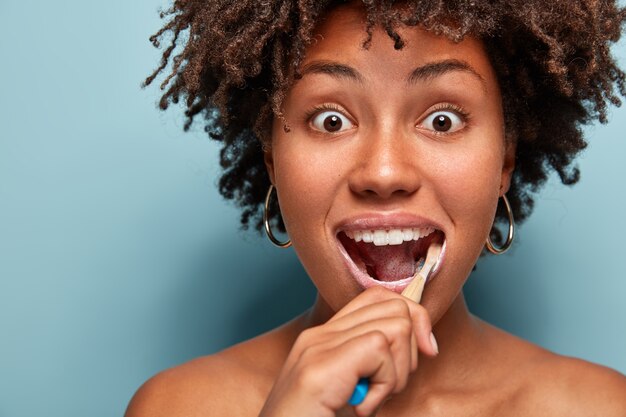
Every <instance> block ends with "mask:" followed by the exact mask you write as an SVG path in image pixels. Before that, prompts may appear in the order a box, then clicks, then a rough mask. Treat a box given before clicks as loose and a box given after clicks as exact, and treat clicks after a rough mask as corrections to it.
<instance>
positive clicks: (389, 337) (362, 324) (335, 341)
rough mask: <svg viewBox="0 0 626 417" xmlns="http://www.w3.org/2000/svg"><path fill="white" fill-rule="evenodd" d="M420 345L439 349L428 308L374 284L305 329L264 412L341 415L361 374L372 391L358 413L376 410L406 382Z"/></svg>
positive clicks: (270, 415)
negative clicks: (329, 315)
mask: <svg viewBox="0 0 626 417" xmlns="http://www.w3.org/2000/svg"><path fill="white" fill-rule="evenodd" d="M418 349H419V351H421V352H422V353H424V354H426V355H428V356H435V355H436V354H437V349H436V347H435V346H433V345H432V344H431V322H430V318H429V316H428V312H427V311H426V310H425V309H424V308H423V307H422V306H421V305H419V304H417V303H415V302H413V301H411V300H408V299H406V298H404V297H402V296H401V295H399V294H396V293H394V292H392V291H389V290H386V289H384V288H382V287H375V288H370V289H368V290H366V291H364V292H363V293H361V294H360V295H358V296H357V297H355V298H354V299H353V300H352V301H350V302H349V303H348V304H347V305H346V306H345V307H344V308H342V309H341V310H340V311H339V312H337V314H335V315H334V316H333V317H332V318H331V319H330V320H329V321H328V322H326V323H324V324H322V325H320V326H316V327H311V328H309V329H307V330H305V331H303V332H302V333H301V334H300V336H299V337H298V338H297V340H296V342H295V343H294V345H293V347H292V349H291V352H290V353H289V355H288V357H287V360H286V361H285V364H284V366H283V368H282V370H281V372H280V374H279V376H278V378H277V379H276V381H275V383H274V387H273V388H272V391H271V392H270V395H269V396H268V398H267V400H266V402H265V405H264V407H263V410H262V411H261V417H282V416H285V417H287V416H289V417H292V416H298V417H308V416H311V417H335V415H336V413H337V412H338V411H339V410H340V409H342V408H343V407H345V405H346V403H347V402H348V399H349V398H350V396H351V395H352V391H353V390H354V387H355V385H356V383H357V381H358V379H359V378H360V377H369V379H370V389H369V392H368V394H367V397H366V398H365V400H364V401H363V402H362V403H361V404H359V405H358V406H355V407H354V412H355V414H356V415H357V416H360V417H364V416H369V415H371V414H373V413H374V411H375V410H376V409H377V408H378V407H380V405H381V404H382V403H383V402H384V400H385V399H386V398H387V397H388V396H389V395H391V394H397V393H399V392H401V391H402V390H403V389H404V388H405V387H406V385H407V382H408V379H409V374H410V373H411V372H414V371H415V370H416V369H417V363H418Z"/></svg>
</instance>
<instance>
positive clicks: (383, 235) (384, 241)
mask: <svg viewBox="0 0 626 417" xmlns="http://www.w3.org/2000/svg"><path fill="white" fill-rule="evenodd" d="M388 244H389V233H388V232H387V231H386V230H374V245H376V246H387V245H388Z"/></svg>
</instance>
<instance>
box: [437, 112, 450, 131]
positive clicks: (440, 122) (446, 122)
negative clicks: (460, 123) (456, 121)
mask: <svg viewBox="0 0 626 417" xmlns="http://www.w3.org/2000/svg"><path fill="white" fill-rule="evenodd" d="M451 127H452V120H450V118H449V117H448V116H444V115H439V116H437V117H435V119H434V120H433V129H435V130H436V131H438V132H447V131H448V130H450V128H451Z"/></svg>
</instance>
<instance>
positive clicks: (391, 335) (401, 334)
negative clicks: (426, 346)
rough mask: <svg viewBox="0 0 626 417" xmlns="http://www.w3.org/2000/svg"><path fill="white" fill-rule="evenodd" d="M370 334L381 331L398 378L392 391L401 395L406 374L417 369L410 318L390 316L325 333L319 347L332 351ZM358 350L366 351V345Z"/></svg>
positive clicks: (406, 380)
mask: <svg viewBox="0 0 626 417" xmlns="http://www.w3.org/2000/svg"><path fill="white" fill-rule="evenodd" d="M373 332H381V333H383V334H384V335H385V338H386V340H387V343H388V345H389V350H390V352H391V355H392V360H393V364H394V368H395V371H396V376H397V381H396V386H395V387H394V390H393V392H394V393H397V392H400V391H402V390H403V389H404V388H405V387H406V384H407V382H408V378H409V373H410V372H411V371H413V370H414V369H416V365H417V352H416V350H417V346H416V341H415V340H416V339H415V333H414V332H413V325H412V323H411V320H410V319H409V318H407V317H392V318H382V319H378V320H373V321H368V322H365V323H359V324H357V325H356V326H353V327H351V328H349V329H345V330H342V331H340V332H333V333H327V334H325V335H324V338H325V340H324V342H321V341H320V342H319V346H320V348H321V349H324V350H326V351H331V350H332V349H335V348H337V347H338V346H340V345H343V344H345V343H347V342H348V341H350V340H352V339H356V338H358V337H360V336H362V335H365V334H369V333H373ZM359 348H360V349H367V346H361V347H359ZM374 348H376V347H374ZM371 354H372V356H374V355H375V354H376V351H375V350H374V351H372V352H371ZM414 360H415V366H414ZM365 376H369V375H365Z"/></svg>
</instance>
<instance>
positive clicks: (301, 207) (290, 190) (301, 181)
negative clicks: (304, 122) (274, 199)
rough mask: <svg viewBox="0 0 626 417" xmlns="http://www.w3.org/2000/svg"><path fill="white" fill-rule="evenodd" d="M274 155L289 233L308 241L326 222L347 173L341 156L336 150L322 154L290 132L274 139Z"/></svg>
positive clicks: (297, 238)
mask: <svg viewBox="0 0 626 417" xmlns="http://www.w3.org/2000/svg"><path fill="white" fill-rule="evenodd" d="M316 151H317V152H316ZM273 157H274V168H275V175H276V176H275V181H276V188H277V189H278V193H279V199H280V204H281V213H282V216H283V220H284V221H285V225H286V227H287V231H288V233H289V235H290V236H294V237H296V240H297V241H299V242H302V243H304V242H303V240H304V241H308V240H309V239H308V238H307V236H312V235H310V233H311V232H312V231H313V230H315V229H316V228H319V227H323V226H324V219H325V218H326V214H327V213H328V210H329V208H330V206H331V204H332V196H333V194H334V192H335V190H336V189H337V188H338V186H339V183H340V182H341V178H342V177H343V174H342V173H341V165H340V163H341V158H339V157H338V156H337V155H335V154H334V153H325V154H324V155H320V154H319V150H317V149H316V148H315V147H311V146H307V143H306V142H305V141H299V140H298V138H297V137H296V136H295V135H294V136H291V135H290V134H289V133H288V134H285V135H280V136H279V137H276V138H275V139H274V145H273Z"/></svg>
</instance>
